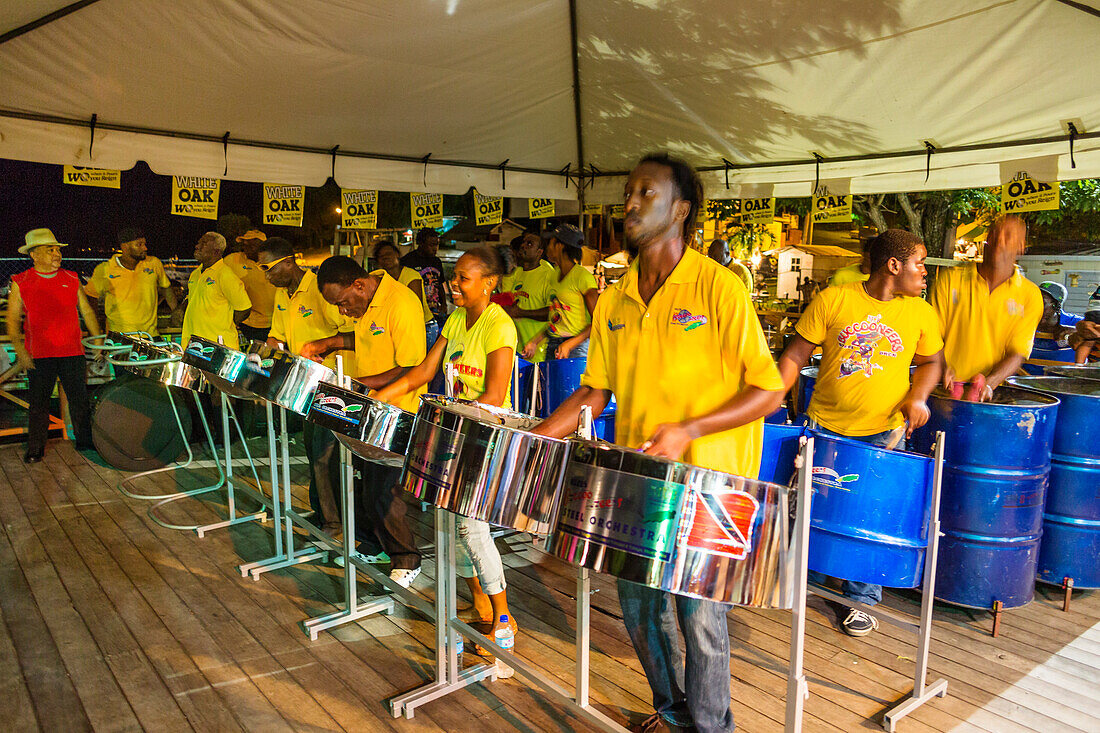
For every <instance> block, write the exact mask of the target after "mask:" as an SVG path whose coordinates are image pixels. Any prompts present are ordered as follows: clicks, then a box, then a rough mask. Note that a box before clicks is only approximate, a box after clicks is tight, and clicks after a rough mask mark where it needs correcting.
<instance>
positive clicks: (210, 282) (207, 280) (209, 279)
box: [206, 277, 214, 285]
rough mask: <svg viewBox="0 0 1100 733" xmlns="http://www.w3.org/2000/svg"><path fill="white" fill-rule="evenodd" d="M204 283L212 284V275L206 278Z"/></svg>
mask: <svg viewBox="0 0 1100 733" xmlns="http://www.w3.org/2000/svg"><path fill="white" fill-rule="evenodd" d="M206 284H207V285H213V284H214V278H212V277H208V278H206Z"/></svg>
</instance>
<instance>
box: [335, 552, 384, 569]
mask: <svg viewBox="0 0 1100 733" xmlns="http://www.w3.org/2000/svg"><path fill="white" fill-rule="evenodd" d="M352 557H354V558H355V559H357V560H362V561H363V562H365V563H368V564H370V565H388V564H389V562H390V556H389V555H387V554H386V553H385V552H379V553H378V554H377V555H364V554H363V553H361V552H355V553H352ZM332 564H333V565H335V566H336V567H338V568H342V567H344V556H343V555H342V554H341V555H337V556H336V557H334V558H333V559H332Z"/></svg>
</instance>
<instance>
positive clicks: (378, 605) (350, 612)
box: [301, 445, 393, 641]
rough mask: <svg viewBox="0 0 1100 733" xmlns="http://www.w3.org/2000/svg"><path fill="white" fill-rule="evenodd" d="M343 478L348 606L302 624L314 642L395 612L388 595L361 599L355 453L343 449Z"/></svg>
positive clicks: (342, 502) (344, 544) (345, 577)
mask: <svg viewBox="0 0 1100 733" xmlns="http://www.w3.org/2000/svg"><path fill="white" fill-rule="evenodd" d="M340 462H341V469H342V470H341V471H340V475H341V476H342V477H343V481H342V483H343V485H342V486H341V489H342V491H341V492H340V495H341V504H342V506H341V523H342V525H343V527H342V529H343V533H344V537H343V542H342V543H341V544H342V545H343V547H342V550H343V553H344V554H343V558H344V605H343V608H340V609H339V610H337V611H333V612H332V613H326V614H324V615H323V616H316V617H314V618H311V619H308V620H306V621H303V622H302V623H301V626H302V631H304V632H305V633H306V634H307V635H308V636H309V640H310V641H317V636H318V634H320V633H321V632H322V631H327V630H328V629H334V628H336V627H337V626H343V625H344V624H349V623H352V622H354V621H358V620H359V619H362V618H366V617H367V616H370V615H372V614H375V613H385V614H389V613H393V599H392V598H390V597H388V596H380V597H373V596H372V597H368V598H360V597H359V587H358V574H359V573H358V571H357V570H356V568H355V565H353V564H352V562H351V559H352V557H353V556H355V554H356V553H355V481H354V477H353V476H352V471H353V469H352V465H351V452H350V451H349V450H348V449H347V448H346V447H344V446H343V445H341V446H340Z"/></svg>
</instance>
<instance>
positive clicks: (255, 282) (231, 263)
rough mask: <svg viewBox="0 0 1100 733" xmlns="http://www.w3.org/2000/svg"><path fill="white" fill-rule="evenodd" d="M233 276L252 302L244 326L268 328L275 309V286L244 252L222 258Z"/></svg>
mask: <svg viewBox="0 0 1100 733" xmlns="http://www.w3.org/2000/svg"><path fill="white" fill-rule="evenodd" d="M222 259H223V260H224V261H225V264H226V265H227V266H228V267H229V269H230V270H232V271H233V274H234V275H236V276H237V277H239V278H240V279H241V282H242V283H244V289H245V291H246V292H247V293H248V299H249V300H251V301H252V312H251V313H249V314H248V318H246V319H245V320H244V325H246V326H252V327H253V328H269V327H270V326H271V314H272V312H273V311H274V309H275V286H274V285H272V284H271V283H270V282H268V280H267V275H266V274H264V272H263V271H262V270H260V266H259V265H257V264H256V263H255V262H253V261H252V260H250V259H248V258H247V257H245V255H244V252H233V253H232V254H227V255H226V256H225V257H223V258H222Z"/></svg>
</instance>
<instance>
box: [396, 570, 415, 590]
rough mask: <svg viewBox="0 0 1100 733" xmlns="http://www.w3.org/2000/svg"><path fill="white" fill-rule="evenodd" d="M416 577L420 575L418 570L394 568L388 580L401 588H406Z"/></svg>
mask: <svg viewBox="0 0 1100 733" xmlns="http://www.w3.org/2000/svg"><path fill="white" fill-rule="evenodd" d="M418 575H420V568H413V569H412V570H408V569H406V568H396V569H394V570H391V571H390V580H392V581H393V582H395V583H397V584H398V585H399V586H401V587H402V588H408V587H409V586H410V585H412V582H413V581H414V580H416V577H417V576H418Z"/></svg>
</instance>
